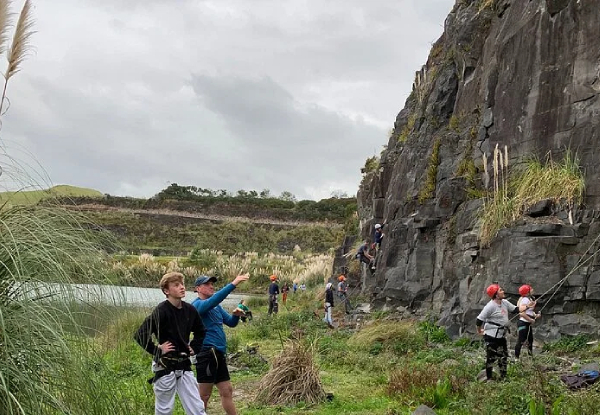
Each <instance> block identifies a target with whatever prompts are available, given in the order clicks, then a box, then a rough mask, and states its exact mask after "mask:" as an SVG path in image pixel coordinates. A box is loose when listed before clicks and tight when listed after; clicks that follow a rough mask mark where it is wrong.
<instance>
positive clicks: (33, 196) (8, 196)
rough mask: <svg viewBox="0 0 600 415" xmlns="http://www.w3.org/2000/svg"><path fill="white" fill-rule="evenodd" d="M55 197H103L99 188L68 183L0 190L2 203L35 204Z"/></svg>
mask: <svg viewBox="0 0 600 415" xmlns="http://www.w3.org/2000/svg"><path fill="white" fill-rule="evenodd" d="M54 197H99V198H100V197H103V194H102V193H101V192H99V191H98V190H94V189H88V188H85V187H77V186H69V185H66V184H63V185H58V186H54V187H51V188H49V189H40V190H24V191H17V192H0V203H7V204H10V205H13V206H14V205H33V204H36V203H38V202H40V201H41V200H46V199H50V198H54Z"/></svg>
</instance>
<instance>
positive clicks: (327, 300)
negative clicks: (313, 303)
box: [323, 282, 335, 329]
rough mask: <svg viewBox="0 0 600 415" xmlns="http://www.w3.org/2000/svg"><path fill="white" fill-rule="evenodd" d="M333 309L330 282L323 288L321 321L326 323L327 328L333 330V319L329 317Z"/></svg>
mask: <svg viewBox="0 0 600 415" xmlns="http://www.w3.org/2000/svg"><path fill="white" fill-rule="evenodd" d="M332 308H333V288H332V284H331V283H330V282H328V283H327V285H326V286H325V317H324V318H323V321H324V322H325V323H327V325H328V326H329V328H332V329H333V328H335V326H334V325H333V317H332V315H331V312H332Z"/></svg>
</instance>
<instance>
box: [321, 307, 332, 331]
mask: <svg viewBox="0 0 600 415" xmlns="http://www.w3.org/2000/svg"><path fill="white" fill-rule="evenodd" d="M325 307H326V308H325V318H324V319H323V321H324V322H325V323H327V324H331V325H332V326H333V317H332V316H331V306H330V305H329V303H325Z"/></svg>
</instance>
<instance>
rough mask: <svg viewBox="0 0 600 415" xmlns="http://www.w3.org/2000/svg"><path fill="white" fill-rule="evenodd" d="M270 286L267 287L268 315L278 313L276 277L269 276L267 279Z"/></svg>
mask: <svg viewBox="0 0 600 415" xmlns="http://www.w3.org/2000/svg"><path fill="white" fill-rule="evenodd" d="M269 279H270V280H271V284H270V285H269V311H268V314H269V315H271V314H273V313H275V314H277V312H278V311H279V304H278V303H277V296H278V295H279V285H278V284H277V276H276V275H271V276H270V277H269Z"/></svg>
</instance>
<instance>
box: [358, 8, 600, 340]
mask: <svg viewBox="0 0 600 415" xmlns="http://www.w3.org/2000/svg"><path fill="white" fill-rule="evenodd" d="M481 4H482V3H481V2H479V1H464V0H461V1H457V3H456V5H455V7H454V9H453V10H452V12H451V13H450V15H449V16H448V17H447V19H446V23H445V30H444V34H443V35H442V36H441V38H440V39H439V40H438V41H437V42H436V43H435V44H434V45H433V47H432V50H431V53H430V56H429V58H428V60H427V63H426V64H425V65H424V66H423V68H421V70H420V71H419V72H417V75H416V78H415V83H414V85H413V92H412V94H411V96H410V97H409V98H408V99H407V101H406V106H405V108H404V109H403V110H402V111H400V113H399V114H398V116H397V118H396V120H395V124H394V130H395V134H392V137H391V138H390V141H389V143H388V146H387V149H386V151H384V152H383V154H382V158H381V168H380V170H379V171H378V172H376V173H374V174H372V175H370V176H369V177H366V178H365V180H364V182H363V184H362V185H361V188H360V190H359V192H358V198H359V216H360V219H361V225H362V226H363V228H362V236H364V237H368V236H370V234H371V232H372V226H373V224H374V223H376V222H383V221H386V222H387V226H386V229H385V233H386V237H385V238H384V241H383V244H382V247H381V251H380V253H379V259H378V267H377V271H376V273H375V275H374V276H373V277H369V278H365V279H364V281H365V283H364V284H363V287H362V288H363V291H364V292H366V293H370V294H373V295H374V301H373V304H374V305H375V306H378V307H386V308H389V309H396V307H398V306H403V307H407V308H408V309H409V310H411V311H413V312H415V313H417V314H419V313H421V314H423V315H425V314H431V313H436V314H437V315H438V316H439V318H440V320H439V321H440V323H442V324H444V325H445V326H446V327H447V328H448V330H449V332H450V333H451V334H452V335H460V334H462V333H464V332H472V331H473V327H474V318H475V316H476V315H477V313H478V311H479V310H480V309H481V307H482V306H483V305H484V304H485V302H486V301H487V298H486V296H485V292H484V290H485V287H486V286H487V285H488V284H490V283H491V282H492V281H498V282H499V283H500V284H501V285H503V286H504V287H505V288H506V291H507V293H508V294H509V298H510V299H511V300H513V301H515V302H516V300H517V298H518V291H517V290H518V287H519V285H520V284H523V283H529V284H532V285H533V286H534V288H535V290H536V291H537V293H538V295H539V294H544V293H546V291H548V293H547V294H546V295H545V296H544V297H543V301H541V302H540V303H541V304H542V303H543V307H544V311H543V315H544V317H543V319H542V321H541V326H540V327H539V328H538V329H537V332H538V333H539V336H540V338H553V337H556V336H559V335H560V334H574V333H579V332H585V333H598V332H599V329H598V327H599V326H598V321H599V319H600V260H598V259H596V258H595V257H592V254H594V253H595V252H596V251H597V250H598V249H599V248H600V242H598V241H597V240H596V237H597V235H598V234H599V233H600V226H599V225H598V218H599V216H600V213H599V212H600V180H598V178H599V175H600V159H599V157H600V156H599V154H600V152H599V151H598V146H599V144H598V143H600V99H599V94H600V48H598V39H600V13H599V12H598V10H600V0H590V1H575V0H542V1H508V0H497V1H495V2H493V5H492V6H490V7H486V8H483V9H482V8H481V7H482V6H481ZM496 146H498V148H499V149H501V150H502V151H504V149H505V147H506V151H507V153H508V156H509V165H510V166H513V165H515V164H518V163H521V162H522V161H523V160H525V159H526V158H528V157H531V156H535V157H538V158H539V159H544V158H545V157H546V156H547V155H548V154H551V156H552V158H553V159H554V160H560V159H561V157H562V156H563V155H564V154H565V151H566V149H571V150H573V151H576V152H577V155H578V157H579V160H580V164H581V167H582V171H584V172H585V180H586V195H585V200H584V204H583V205H582V206H583V207H579V206H575V207H571V208H570V209H569V208H568V207H564V206H560V204H555V203H554V202H553V201H550V200H545V201H541V202H539V203H538V204H536V205H534V206H532V207H530V208H529V210H528V211H527V212H525V214H526V215H528V217H526V218H524V219H522V220H518V221H517V222H516V223H515V224H514V226H513V227H512V228H509V229H504V230H502V231H500V232H499V233H498V235H497V236H496V238H495V239H494V240H493V241H492V242H491V244H490V245H489V246H487V247H482V246H480V243H479V238H478V233H479V228H478V226H479V225H478V219H479V216H480V209H481V206H482V199H477V197H478V194H479V195H480V194H481V193H482V191H485V190H489V189H491V188H492V185H493V182H492V180H491V179H490V175H491V173H490V172H492V171H493V170H492V162H491V157H490V156H491V154H490V153H491V152H492V151H493V150H494V148H495V147H496ZM432 189H433V190H432ZM535 218H537V219H535ZM536 220H537V222H536ZM567 276H568V278H566V279H565V277H567ZM553 294H554V295H553Z"/></svg>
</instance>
